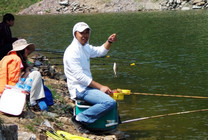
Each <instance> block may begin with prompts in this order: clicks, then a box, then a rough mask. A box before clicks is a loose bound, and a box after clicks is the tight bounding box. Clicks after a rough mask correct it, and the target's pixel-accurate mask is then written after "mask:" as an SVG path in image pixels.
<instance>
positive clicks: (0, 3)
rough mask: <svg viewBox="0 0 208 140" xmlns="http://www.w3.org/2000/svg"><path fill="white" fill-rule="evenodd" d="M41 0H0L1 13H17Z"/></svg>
mask: <svg viewBox="0 0 208 140" xmlns="http://www.w3.org/2000/svg"><path fill="white" fill-rule="evenodd" d="M39 1H41V0H0V14H1V15H4V14H6V13H13V14H16V13H18V12H19V11H20V10H23V9H25V8H27V7H29V6H30V5H32V4H34V3H36V2H39Z"/></svg>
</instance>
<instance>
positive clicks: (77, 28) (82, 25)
mask: <svg viewBox="0 0 208 140" xmlns="http://www.w3.org/2000/svg"><path fill="white" fill-rule="evenodd" d="M85 29H90V27H89V26H88V25H87V23H85V22H78V23H77V24H75V25H74V28H73V35H74V33H75V32H76V31H78V32H83V31H84V30H85ZM90 30H91V29H90Z"/></svg>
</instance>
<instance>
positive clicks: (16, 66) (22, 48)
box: [0, 39, 45, 106]
mask: <svg viewBox="0 0 208 140" xmlns="http://www.w3.org/2000/svg"><path fill="white" fill-rule="evenodd" d="M12 45H13V49H12V50H11V51H9V52H8V55H6V56H5V57H4V58H3V59H2V60H1V61H0V95H1V94H2V93H3V91H4V89H5V85H11V86H15V85H16V83H17V82H18V81H19V79H20V78H25V79H26V81H27V80H29V78H31V79H32V87H31V91H30V104H31V106H35V105H36V104H37V100H39V99H42V98H44V97H45V93H44V88H43V83H42V77H41V74H40V72H39V71H32V72H30V67H29V66H28V65H27V63H26V61H27V56H28V55H29V54H31V53H32V52H33V51H34V50H35V45H34V44H32V43H31V44H28V43H27V41H26V40H25V39H19V40H17V41H15V42H14V43H13V44H12Z"/></svg>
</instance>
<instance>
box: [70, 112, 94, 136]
mask: <svg viewBox="0 0 208 140" xmlns="http://www.w3.org/2000/svg"><path fill="white" fill-rule="evenodd" d="M75 117H76V116H73V117H72V118H71V123H72V124H73V125H74V127H75V128H76V130H77V131H78V132H80V133H86V134H89V133H90V131H89V130H87V129H86V128H85V125H84V124H83V123H81V122H79V121H77V120H76V119H75Z"/></svg>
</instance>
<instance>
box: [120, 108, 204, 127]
mask: <svg viewBox="0 0 208 140" xmlns="http://www.w3.org/2000/svg"><path fill="white" fill-rule="evenodd" d="M205 111H208V109H199V110H191V111H183V112H175V113H168V114H162V115H155V116H149V117H142V118H136V119H131V120H126V121H122V122H121V124H124V123H130V122H135V121H141V120H148V119H153V118H160V117H166V116H174V115H181V114H188V113H195V112H205Z"/></svg>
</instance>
